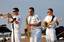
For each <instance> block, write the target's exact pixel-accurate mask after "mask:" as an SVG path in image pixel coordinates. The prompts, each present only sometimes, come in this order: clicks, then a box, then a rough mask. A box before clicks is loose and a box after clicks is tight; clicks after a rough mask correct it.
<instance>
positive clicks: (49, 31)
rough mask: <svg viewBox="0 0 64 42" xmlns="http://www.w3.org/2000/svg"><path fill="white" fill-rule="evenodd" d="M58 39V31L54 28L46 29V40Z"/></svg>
mask: <svg viewBox="0 0 64 42" xmlns="http://www.w3.org/2000/svg"><path fill="white" fill-rule="evenodd" d="M55 40H56V32H55V29H54V28H47V29H46V42H54V41H55Z"/></svg>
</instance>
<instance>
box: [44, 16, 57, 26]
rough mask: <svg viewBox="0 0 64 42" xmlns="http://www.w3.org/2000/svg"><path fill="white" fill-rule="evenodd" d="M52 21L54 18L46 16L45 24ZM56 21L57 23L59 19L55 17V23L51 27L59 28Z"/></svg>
mask: <svg viewBox="0 0 64 42" xmlns="http://www.w3.org/2000/svg"><path fill="white" fill-rule="evenodd" d="M51 20H52V16H46V17H45V19H44V22H47V23H49V22H50V21H51ZM56 21H57V17H56V16H55V17H54V19H53V21H52V22H53V23H52V25H51V27H56V26H57V24H56Z"/></svg>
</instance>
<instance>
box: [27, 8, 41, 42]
mask: <svg viewBox="0 0 64 42" xmlns="http://www.w3.org/2000/svg"><path fill="white" fill-rule="evenodd" d="M28 12H29V14H28V16H27V22H26V24H27V27H28V28H29V29H31V38H30V42H41V26H40V25H41V21H40V20H39V18H38V16H37V15H35V14H34V8H33V7H29V10H28Z"/></svg>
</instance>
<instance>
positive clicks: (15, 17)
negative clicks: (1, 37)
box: [9, 8, 21, 42]
mask: <svg viewBox="0 0 64 42" xmlns="http://www.w3.org/2000/svg"><path fill="white" fill-rule="evenodd" d="M9 22H10V23H11V26H12V35H11V42H21V41H20V40H21V33H20V30H19V29H20V17H19V9H18V8H13V13H12V17H11V18H9Z"/></svg>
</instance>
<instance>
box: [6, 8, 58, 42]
mask: <svg viewBox="0 0 64 42" xmlns="http://www.w3.org/2000/svg"><path fill="white" fill-rule="evenodd" d="M12 10H13V11H12V14H11V16H10V17H7V18H8V20H9V23H11V28H12V33H11V42H22V40H21V32H20V26H21V25H20V23H21V22H20V21H21V18H20V17H21V16H20V14H19V9H18V8H13V9H12ZM42 15H44V14H42ZM25 20H26V27H25V29H26V32H28V33H26V35H27V39H28V38H29V42H42V36H43V35H42V29H46V42H55V41H56V40H57V38H56V30H55V28H56V27H57V26H58V25H59V21H58V18H57V17H56V16H55V14H54V11H53V9H52V8H48V10H47V16H45V17H44V18H43V22H42V20H40V18H39V17H38V15H37V14H35V9H34V7H29V9H28V14H27V16H26V18H25Z"/></svg>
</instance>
